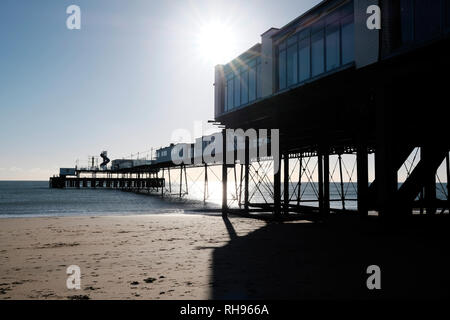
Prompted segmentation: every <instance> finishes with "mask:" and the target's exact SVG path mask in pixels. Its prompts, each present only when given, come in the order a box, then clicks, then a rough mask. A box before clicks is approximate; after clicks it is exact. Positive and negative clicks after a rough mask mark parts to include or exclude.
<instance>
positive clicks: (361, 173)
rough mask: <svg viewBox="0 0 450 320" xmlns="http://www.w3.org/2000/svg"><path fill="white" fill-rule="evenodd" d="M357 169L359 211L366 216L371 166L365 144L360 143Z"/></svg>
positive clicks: (357, 153)
mask: <svg viewBox="0 0 450 320" xmlns="http://www.w3.org/2000/svg"><path fill="white" fill-rule="evenodd" d="M356 170H357V171H356V175H357V179H358V180H357V184H358V213H359V215H360V216H361V217H366V216H367V215H368V203H367V202H368V190H369V166H368V155H367V147H366V146H365V145H364V144H361V145H359V146H358V147H357V150H356ZM343 205H344V204H343Z"/></svg>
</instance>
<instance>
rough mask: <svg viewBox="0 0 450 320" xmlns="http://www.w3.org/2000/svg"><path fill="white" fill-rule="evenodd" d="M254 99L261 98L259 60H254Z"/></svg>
mask: <svg viewBox="0 0 450 320" xmlns="http://www.w3.org/2000/svg"><path fill="white" fill-rule="evenodd" d="M256 97H257V98H261V97H262V81H261V58H258V59H257V60H256Z"/></svg>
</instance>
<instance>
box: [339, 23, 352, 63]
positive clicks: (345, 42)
mask: <svg viewBox="0 0 450 320" xmlns="http://www.w3.org/2000/svg"><path fill="white" fill-rule="evenodd" d="M354 34H355V32H354V24H353V17H352V16H348V17H347V18H345V19H344V20H343V21H342V64H347V63H349V62H352V61H353V60H355V43H354V42H355V35H354Z"/></svg>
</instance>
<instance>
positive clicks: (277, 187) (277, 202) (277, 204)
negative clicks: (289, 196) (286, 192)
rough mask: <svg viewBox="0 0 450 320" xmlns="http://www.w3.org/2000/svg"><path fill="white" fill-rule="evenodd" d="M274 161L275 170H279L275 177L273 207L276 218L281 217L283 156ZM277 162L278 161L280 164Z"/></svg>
mask: <svg viewBox="0 0 450 320" xmlns="http://www.w3.org/2000/svg"><path fill="white" fill-rule="evenodd" d="M277 158H278V160H277ZM273 161H274V166H273V167H274V170H275V169H277V168H278V170H276V171H275V172H274V175H273V205H274V214H275V216H276V217H279V216H280V214H281V156H279V157H274V159H273ZM276 161H278V164H277V163H276Z"/></svg>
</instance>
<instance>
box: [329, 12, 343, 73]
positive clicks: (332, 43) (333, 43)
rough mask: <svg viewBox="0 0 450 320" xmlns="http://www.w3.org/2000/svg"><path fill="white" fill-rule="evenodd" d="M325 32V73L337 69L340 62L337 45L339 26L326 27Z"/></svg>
mask: <svg viewBox="0 0 450 320" xmlns="http://www.w3.org/2000/svg"><path fill="white" fill-rule="evenodd" d="M338 23H339V21H338ZM326 32H327V35H326V48H327V50H326V52H327V55H326V61H327V71H330V70H333V69H335V68H337V67H339V65H340V60H341V56H340V52H341V50H340V45H339V42H340V41H339V25H337V24H336V23H333V24H330V25H328V26H327V31H326Z"/></svg>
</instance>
